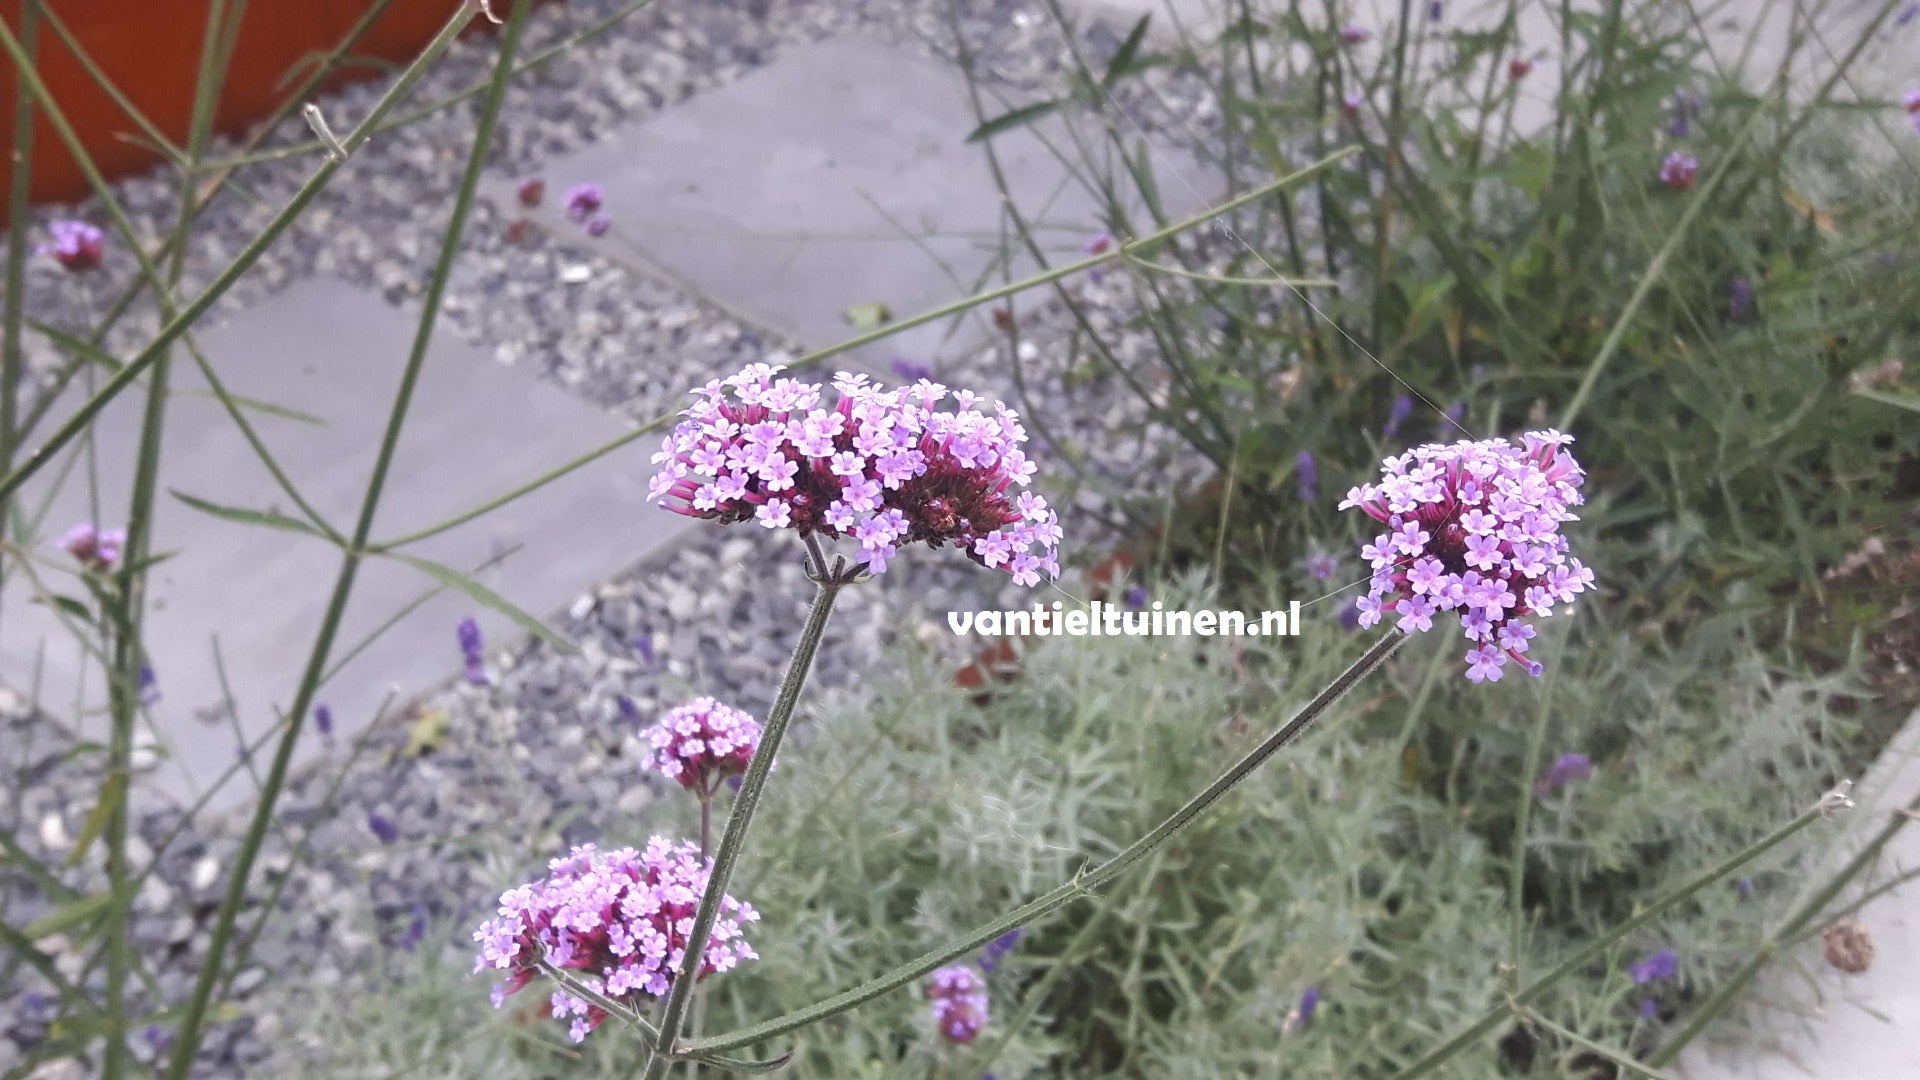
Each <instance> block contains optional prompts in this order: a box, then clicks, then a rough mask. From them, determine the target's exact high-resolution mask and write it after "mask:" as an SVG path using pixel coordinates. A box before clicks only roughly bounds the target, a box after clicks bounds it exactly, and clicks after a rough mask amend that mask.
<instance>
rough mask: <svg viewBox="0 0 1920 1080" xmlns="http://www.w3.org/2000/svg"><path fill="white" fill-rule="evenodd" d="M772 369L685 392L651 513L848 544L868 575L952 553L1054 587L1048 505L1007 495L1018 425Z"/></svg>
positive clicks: (1014, 473) (858, 382)
mask: <svg viewBox="0 0 1920 1080" xmlns="http://www.w3.org/2000/svg"><path fill="white" fill-rule="evenodd" d="M780 370H781V367H780V366H779V365H774V364H752V365H749V366H748V367H747V369H746V370H744V371H742V372H740V373H739V374H737V375H734V376H732V377H731V378H728V379H725V380H719V379H716V380H714V381H712V382H709V383H708V384H707V385H706V386H703V387H701V388H700V389H698V390H695V391H694V396H695V397H696V398H698V400H697V401H695V402H694V404H693V405H691V406H689V407H688V408H687V410H686V412H685V414H684V415H685V416H686V419H685V420H684V421H682V422H681V424H680V426H679V427H678V428H676V429H674V432H673V434H671V435H669V436H667V439H666V443H665V445H664V446H662V447H661V449H660V452H659V453H657V454H655V455H654V456H653V461H654V463H655V464H656V465H659V466H660V469H659V471H658V472H656V473H655V474H654V476H653V481H652V483H651V485H650V486H649V489H648V490H649V493H650V497H651V498H654V499H656V500H658V501H659V503H660V505H661V506H663V507H665V508H667V509H669V510H672V511H674V512H675V513H679V514H685V515H687V516H689V517H698V518H711V519H715V520H718V521H719V522H720V523H721V524H731V523H733V522H736V521H746V520H748V519H749V518H751V519H754V520H756V521H758V522H759V523H760V524H761V525H762V526H764V527H766V528H769V529H778V528H791V529H794V530H796V531H798V532H799V533H800V535H802V536H808V535H811V534H814V533H820V534H822V535H825V536H827V537H831V538H835V539H837V538H839V537H842V536H847V537H851V538H852V539H854V540H855V541H857V542H858V543H859V545H860V559H861V560H862V561H863V562H865V563H866V564H867V568H868V569H869V570H871V571H872V572H873V573H876V574H878V573H881V572H883V571H885V570H886V567H887V562H888V561H889V560H890V559H892V558H893V557H894V556H895V555H896V554H897V553H898V552H899V550H900V548H902V547H904V546H906V545H907V544H911V543H913V542H915V541H925V542H926V543H927V545H928V546H929V547H936V548H937V547H940V546H941V545H942V544H945V543H949V542H951V543H954V544H955V545H957V546H959V547H961V548H962V549H963V550H965V551H966V553H967V554H968V556H969V557H971V558H972V559H973V560H974V561H975V562H978V563H980V564H981V565H983V566H986V567H989V568H993V569H1003V570H1006V571H1007V572H1009V573H1010V574H1012V575H1013V580H1014V581H1015V582H1016V583H1017V584H1020V585H1037V584H1039V583H1040V579H1041V576H1042V575H1043V574H1044V575H1046V576H1047V577H1049V578H1055V577H1059V576H1060V563H1059V560H1058V557H1057V555H1056V549H1057V547H1058V546H1059V542H1060V536H1061V532H1060V526H1059V518H1058V516H1057V515H1056V514H1055V513H1054V512H1053V510H1051V509H1050V508H1048V506H1047V501H1046V500H1045V499H1043V498H1041V497H1040V496H1038V495H1036V494H1034V493H1032V492H1030V491H1021V492H1017V493H1016V492H1014V491H1013V490H1012V489H1014V488H1017V487H1025V486H1026V485H1027V483H1028V481H1029V480H1031V479H1032V477H1033V474H1034V472H1035V466H1034V464H1033V462H1032V461H1030V460H1028V459H1027V456H1026V455H1025V453H1023V452H1022V450H1021V447H1022V445H1023V444H1024V443H1025V442H1026V438H1027V433H1026V429H1025V428H1023V427H1022V426H1021V425H1020V419H1019V415H1018V414H1017V413H1016V412H1014V410H1012V409H1009V408H1007V406H1006V405H1004V404H1002V403H1000V402H998V401H995V402H992V408H993V414H992V415H988V414H986V413H982V412H977V411H975V410H974V405H975V404H977V403H981V402H982V401H984V399H982V398H980V397H979V396H977V395H975V394H974V393H972V392H971V391H967V390H958V391H953V397H954V401H955V405H956V407H957V411H954V412H937V411H935V409H934V406H936V405H938V404H939V403H940V402H941V401H942V400H943V399H945V398H946V397H947V395H948V390H947V388H946V387H945V386H942V385H941V384H939V383H936V382H930V381H927V380H924V379H923V380H921V381H920V382H917V383H915V384H914V385H912V386H907V387H901V388H899V389H895V390H882V389H881V388H880V387H879V386H878V385H876V384H871V383H869V381H868V379H867V377H866V376H864V375H855V374H850V373H846V372H842V373H841V374H840V375H838V376H836V377H835V379H834V381H833V386H834V389H835V390H836V391H837V392H838V394H839V400H838V401H837V402H836V403H834V404H832V405H827V404H824V403H823V400H822V393H821V390H820V389H819V388H818V387H815V386H810V385H808V384H806V383H802V382H800V381H798V380H796V379H790V378H775V375H776V373H777V372H779V371H780Z"/></svg>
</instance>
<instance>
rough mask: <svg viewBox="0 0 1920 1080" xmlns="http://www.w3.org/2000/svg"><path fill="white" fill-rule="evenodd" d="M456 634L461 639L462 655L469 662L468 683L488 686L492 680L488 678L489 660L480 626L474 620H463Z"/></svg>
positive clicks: (455, 631)
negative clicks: (481, 636)
mask: <svg viewBox="0 0 1920 1080" xmlns="http://www.w3.org/2000/svg"><path fill="white" fill-rule="evenodd" d="M454 633H455V635H456V636H457V637H458V638H459V639H460V655H461V656H463V657H465V658H466V661H467V681H468V682H470V683H472V684H473V685H475V686H485V685H487V683H488V682H490V681H491V680H489V679H488V678H487V658H486V655H485V646H484V643H483V642H482V641H481V639H480V624H479V623H477V622H474V621H473V619H472V618H465V619H461V620H460V625H459V626H457V627H455V628H454Z"/></svg>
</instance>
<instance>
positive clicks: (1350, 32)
mask: <svg viewBox="0 0 1920 1080" xmlns="http://www.w3.org/2000/svg"><path fill="white" fill-rule="evenodd" d="M1372 39H1373V31H1371V30H1369V29H1367V28H1366V27H1364V26H1361V25H1360V24H1359V23H1348V24H1347V25H1345V26H1343V27H1341V28H1340V40H1341V41H1342V42H1344V43H1346V44H1348V45H1365V44H1366V43H1367V42H1369V41H1371V40H1372Z"/></svg>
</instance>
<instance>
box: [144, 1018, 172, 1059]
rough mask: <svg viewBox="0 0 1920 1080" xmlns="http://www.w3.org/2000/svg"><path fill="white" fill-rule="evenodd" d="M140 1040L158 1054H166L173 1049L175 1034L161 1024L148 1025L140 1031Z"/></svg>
mask: <svg viewBox="0 0 1920 1080" xmlns="http://www.w3.org/2000/svg"><path fill="white" fill-rule="evenodd" d="M140 1038H141V1039H143V1040H145V1041H146V1044H147V1046H148V1047H149V1048H150V1049H152V1050H153V1052H154V1053H156V1054H164V1053H166V1052H167V1051H168V1050H171V1049H173V1032H171V1031H169V1030H167V1029H166V1028H164V1027H162V1026H160V1025H159V1024H148V1025H147V1026H146V1027H143V1028H141V1029H140Z"/></svg>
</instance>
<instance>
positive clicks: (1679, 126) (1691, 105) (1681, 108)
mask: <svg viewBox="0 0 1920 1080" xmlns="http://www.w3.org/2000/svg"><path fill="white" fill-rule="evenodd" d="M1698 115H1700V95H1698V94H1696V93H1694V92H1693V91H1691V90H1686V89H1681V90H1675V91H1674V92H1673V121H1672V123H1669V124H1668V125H1667V133H1668V134H1669V135H1672V136H1673V137H1674V138H1676V139H1684V138H1686V137H1687V136H1688V135H1689V134H1691V123H1690V121H1692V119H1693V118H1694V117H1696V116H1698Z"/></svg>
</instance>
